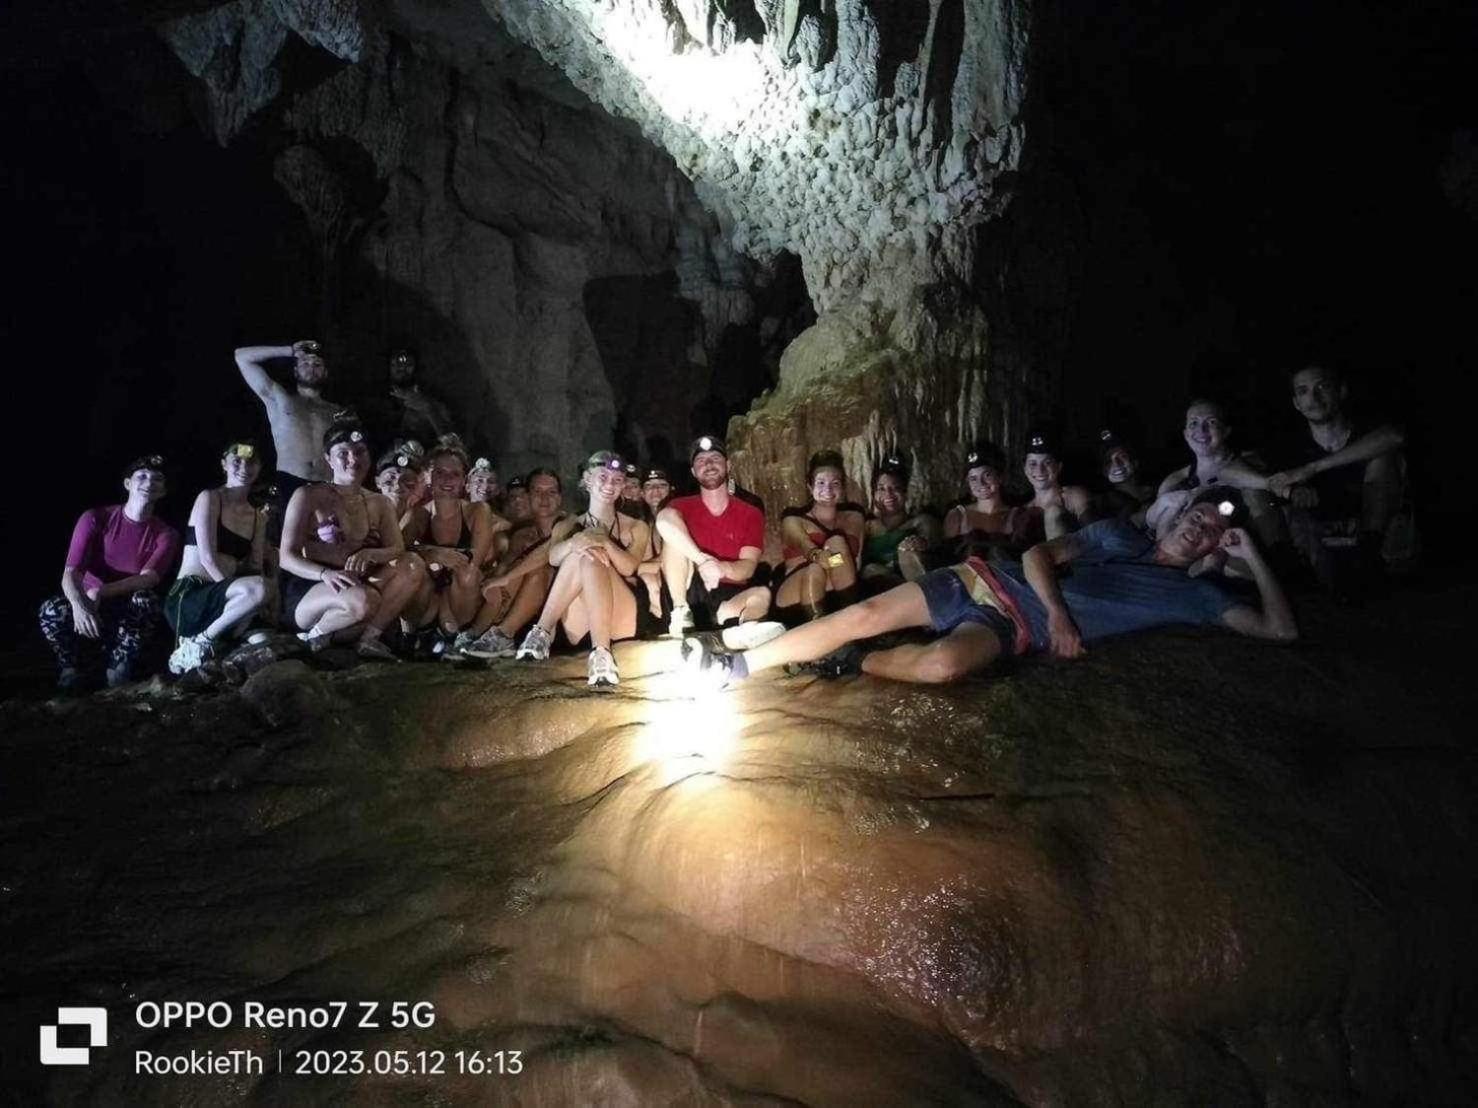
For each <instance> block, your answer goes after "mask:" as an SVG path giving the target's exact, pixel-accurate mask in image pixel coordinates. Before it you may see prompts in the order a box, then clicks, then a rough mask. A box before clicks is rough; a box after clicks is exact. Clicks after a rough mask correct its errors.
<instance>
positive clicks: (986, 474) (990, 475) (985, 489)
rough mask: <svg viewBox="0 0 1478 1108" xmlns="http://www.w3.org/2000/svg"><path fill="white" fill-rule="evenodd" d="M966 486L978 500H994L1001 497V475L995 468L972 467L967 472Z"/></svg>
mask: <svg viewBox="0 0 1478 1108" xmlns="http://www.w3.org/2000/svg"><path fill="white" fill-rule="evenodd" d="M965 485H966V487H968V488H969V490H970V495H971V496H973V497H974V498H975V499H976V500H994V499H996V498H997V497H998V496H1000V495H1001V473H1000V471H999V470H998V469H996V467H995V466H972V467H971V468H970V469H967V470H966V471H965Z"/></svg>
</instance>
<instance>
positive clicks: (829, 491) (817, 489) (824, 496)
mask: <svg viewBox="0 0 1478 1108" xmlns="http://www.w3.org/2000/svg"><path fill="white" fill-rule="evenodd" d="M846 487H847V477H846V475H845V474H844V473H842V471H841V470H839V469H837V468H836V467H835V466H822V467H821V468H819V469H818V470H816V472H815V473H813V474H811V499H812V500H813V501H815V502H816V503H817V504H835V503H837V501H839V500H841V498H842V493H843V492H844V491H845V490H846Z"/></svg>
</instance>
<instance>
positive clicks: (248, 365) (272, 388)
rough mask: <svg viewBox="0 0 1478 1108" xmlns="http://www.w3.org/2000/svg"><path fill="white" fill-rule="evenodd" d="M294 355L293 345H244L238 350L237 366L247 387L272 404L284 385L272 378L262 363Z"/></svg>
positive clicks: (266, 402) (265, 401)
mask: <svg viewBox="0 0 1478 1108" xmlns="http://www.w3.org/2000/svg"><path fill="white" fill-rule="evenodd" d="M292 356H293V348H292V347H291V346H242V347H238V348H237V350H236V368H237V369H239V370H240V371H241V377H242V379H243V380H244V381H245V382H246V385H247V388H249V389H251V391H252V392H254V393H256V394H257V395H258V396H259V397H261V399H262V402H263V403H264V404H270V403H272V402H273V401H274V400H275V398H276V396H277V394H279V393H281V392H282V386H281V385H279V384H278V383H277V382H276V381H274V380H272V375H271V374H270V373H268V372H267V367H266V366H265V365H263V364H262V363H263V362H265V361H267V359H269V358H291V357H292Z"/></svg>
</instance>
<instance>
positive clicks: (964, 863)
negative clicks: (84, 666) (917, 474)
mask: <svg viewBox="0 0 1478 1108" xmlns="http://www.w3.org/2000/svg"><path fill="white" fill-rule="evenodd" d="M1447 610H1449V611H1456V610H1457V608H1456V607H1453V608H1449V609H1447ZM1309 622H1310V624H1311V626H1310V635H1309V637H1308V639H1307V640H1306V641H1305V642H1304V643H1303V644H1301V645H1300V646H1299V647H1298V648H1296V649H1293V650H1281V649H1276V648H1267V647H1261V646H1258V645H1256V644H1252V643H1248V642H1243V641H1238V640H1235V639H1232V638H1230V637H1227V636H1221V635H1215V634H1208V635H1202V634H1192V633H1170V634H1164V635H1160V636H1153V637H1148V638H1141V639H1138V640H1133V641H1123V642H1118V643H1110V644H1103V645H1101V646H1100V647H1099V648H1098V649H1096V650H1094V652H1093V654H1092V656H1091V657H1090V658H1088V659H1087V660H1085V661H1083V662H1081V663H1078V664H1073V665H1066V664H1053V663H1049V662H1032V663H1026V664H1023V665H1021V666H1019V667H1018V668H1017V669H1016V670H1015V672H1013V673H1009V674H1005V675H999V676H996V677H994V678H991V679H989V680H982V681H976V682H970V683H966V684H962V685H960V686H957V687H952V688H946V689H915V688H906V687H902V686H898V685H892V684H887V683H883V682H875V681H872V680H871V679H860V680H854V681H849V682H841V683H825V682H820V681H817V680H814V679H807V678H786V679H775V680H764V681H755V682H752V683H751V684H750V685H749V686H748V687H746V688H745V689H743V690H741V691H739V692H737V693H733V694H712V695H708V696H701V697H699V698H697V699H696V700H695V699H690V698H689V697H688V696H687V695H686V694H687V693H689V692H690V691H691V690H690V689H689V688H687V687H686V686H685V685H684V684H683V682H682V681H680V680H679V679H677V678H675V677H673V676H672V675H670V674H668V673H666V672H665V667H666V666H667V664H668V663H669V662H670V661H671V660H672V656H673V653H674V652H675V649H676V648H675V647H674V646H673V645H671V644H666V643H655V644H647V645H629V646H626V647H624V648H622V649H620V650H619V651H618V657H619V659H620V662H621V664H622V669H623V673H624V674H625V677H626V683H625V684H623V685H622V686H621V688H620V689H619V690H618V691H614V692H611V693H606V694H597V693H591V692H588V691H587V690H586V689H585V686H584V681H583V675H584V667H583V664H582V661H581V660H580V659H577V658H568V659H564V660H556V661H555V662H552V663H549V664H547V665H545V666H542V667H540V666H532V665H516V664H514V663H499V664H497V665H495V666H494V667H492V668H490V669H487V670H462V669H458V668H455V667H451V666H432V665H423V666H399V667H389V668H360V669H357V670H354V671H351V672H346V673H326V672H320V673H315V672H312V671H310V670H308V669H307V668H306V667H305V666H304V665H303V664H302V663H300V662H284V663H280V664H278V665H276V666H273V667H271V668H269V669H267V670H264V671H262V672H261V673H259V674H258V675H257V676H255V677H254V678H253V679H252V680H251V681H250V682H249V683H248V684H247V686H245V687H244V688H243V689H242V690H241V691H240V692H239V693H237V692H232V693H223V694H218V695H212V696H207V697H201V698H197V699H193V700H192V699H186V698H184V697H177V696H170V695H167V694H162V693H160V694H155V695H152V696H151V695H143V694H137V693H136V694H134V695H132V696H112V697H94V698H92V699H90V700H87V701H83V702H78V703H74V704H68V705H58V704H49V705H44V704H36V703H33V704H24V703H18V702H16V703H12V704H10V705H8V706H6V707H5V708H4V709H3V724H4V731H5V733H6V736H7V738H6V741H5V744H4V746H3V748H0V751H3V754H0V756H3V765H0V772H3V778H0V780H3V789H4V797H3V799H4V818H5V827H6V834H5V838H4V847H3V852H0V864H3V876H0V926H3V930H4V933H5V934H6V935H7V936H8V937H9V939H8V941H7V943H6V944H5V945H6V947H7V948H8V949H7V953H6V954H4V955H0V961H3V964H4V971H3V974H0V979H3V982H4V985H3V992H4V996H5V1007H6V1009H7V1012H8V1013H10V1014H11V1017H12V1018H8V1020H7V1024H8V1029H7V1032H6V1036H7V1042H6V1047H5V1050H6V1054H7V1056H10V1057H14V1058H18V1059H20V1061H21V1063H23V1064H22V1065H21V1066H20V1067H18V1069H17V1068H12V1069H11V1073H12V1074H15V1073H16V1072H20V1074H21V1076H22V1082H21V1086H20V1087H21V1088H22V1089H24V1088H26V1087H27V1082H30V1083H31V1085H33V1086H34V1088H35V1091H36V1092H38V1093H41V1094H44V1095H45V1097H46V1098H47V1099H48V1100H50V1101H52V1102H77V1101H98V1102H112V1101H127V1102H136V1103H138V1102H141V1103H182V1102H189V1103H228V1102H235V1101H237V1100H239V1099H240V1098H242V1097H247V1098H250V1099H251V1100H252V1101H254V1102H258V1103H277V1102H282V1101H289V1102H320V1101H330V1100H333V1101H336V1102H338V1101H342V1102H346V1103H347V1102H350V1101H352V1102H354V1103H371V1104H376V1103H402V1102H406V1103H449V1102H454V1103H472V1102H486V1101H494V1102H507V1103H524V1104H589V1103H629V1104H636V1103H642V1104H650V1103H678V1102H681V1103H690V1102H708V1103H731V1102H732V1103H744V1102H751V1101H756V1102H757V1101H766V1102H769V1101H773V1100H785V1101H791V1102H804V1103H815V1104H827V1103H839V1102H851V1103H890V1104H901V1103H921V1102H927V1103H980V1102H995V1101H1011V1100H1021V1101H1025V1102H1030V1103H1084V1102H1094V1103H1100V1102H1102V1103H1125V1102H1127V1103H1146V1102H1151V1101H1159V1102H1171V1103H1197V1104H1204V1103H1253V1102H1266V1101H1277V1102H1282V1103H1289V1102H1305V1101H1307V1100H1311V1099H1313V1100H1321V1101H1323V1102H1341V1101H1346V1100H1355V1099H1361V1098H1370V1099H1374V1100H1383V1101H1384V1100H1390V1099H1414V1100H1424V1101H1433V1100H1439V1101H1447V1102H1452V1101H1456V1100H1460V1099H1464V1098H1463V1096H1462V1092H1461V1091H1462V1089H1463V1088H1464V1086H1465V1084H1466V1083H1467V1082H1469V1081H1470V1080H1471V1078H1472V1073H1473V1071H1472V1066H1473V1054H1474V1037H1473V1023H1472V1011H1471V1003H1472V996H1473V992H1472V984H1473V981H1474V973H1473V955H1472V952H1471V949H1470V945H1469V943H1468V935H1469V933H1470V931H1471V915H1470V910H1469V907H1468V906H1469V903H1470V902H1471V900H1472V893H1473V873H1474V865H1473V862H1474V848H1473V842H1472V826H1471V811H1472V800H1473V796H1474V791H1475V790H1474V782H1473V774H1472V759H1471V752H1470V749H1469V747H1468V746H1467V745H1465V743H1466V740H1465V739H1463V738H1461V737H1460V736H1461V735H1462V732H1460V731H1459V729H1458V727H1457V726H1456V723H1455V720H1457V719H1459V718H1461V717H1462V715H1464V714H1468V715H1470V714H1471V707H1472V703H1473V695H1472V692H1471V690H1470V689H1469V688H1465V687H1463V685H1462V683H1461V678H1460V675H1459V674H1458V673H1457V671H1456V669H1455V668H1444V666H1443V664H1442V663H1440V662H1434V661H1433V659H1431V658H1428V657H1423V656H1421V655H1420V654H1419V653H1418V652H1417V651H1415V650H1412V649H1410V648H1409V647H1410V646H1411V645H1412V644H1416V643H1420V642H1433V641H1441V640H1442V639H1443V638H1444V637H1445V636H1447V635H1449V633H1451V632H1453V631H1454V630H1455V628H1456V626H1457V617H1456V616H1436V617H1433V616H1427V617H1425V618H1424V620H1423V621H1421V622H1419V621H1418V620H1417V618H1416V617H1415V616H1412V615H1410V614H1409V611H1404V610H1401V609H1398V608H1397V607H1396V606H1395V605H1392V606H1390V607H1389V608H1385V609H1381V610H1380V611H1379V612H1377V613H1376V615H1375V616H1374V617H1372V618H1371V620H1367V621H1361V622H1357V621H1356V619H1355V618H1354V617H1353V616H1350V615H1347V614H1340V613H1324V614H1323V615H1320V614H1318V613H1315V615H1314V617H1313V618H1312V619H1311V620H1310V621H1309ZM1449 624H1451V626H1448V625H1449ZM1372 626H1374V628H1375V630H1374V631H1372V630H1371V627H1372ZM1357 631H1358V632H1359V633H1357ZM151 999H152V1000H165V999H182V1000H183V999H200V1000H214V999H223V1000H227V1001H229V1002H231V1003H232V1004H233V1005H234V1006H235V1008H236V1010H237V1012H238V1015H239V1012H240V1008H241V1005H242V1003H243V1002H244V1001H245V1000H248V999H259V1000H264V1001H268V1002H271V1003H277V1004H307V1003H312V1002H321V1001H327V1000H333V999H345V1000H356V999H374V1000H381V1001H386V1002H389V1001H393V1000H406V1001H431V1002H432V1003H434V1005H435V1012H436V1020H435V1024H434V1026H432V1027H430V1028H429V1029H425V1030H415V1029H411V1030H405V1031H393V1030H389V1029H382V1030H380V1031H378V1032H374V1031H368V1030H358V1029H350V1028H347V1027H346V1028H341V1029H339V1030H337V1031H333V1030H329V1031H319V1032H313V1031H276V1032H272V1031H261V1030H247V1029H243V1028H241V1027H240V1026H239V1018H238V1020H237V1024H238V1026H234V1027H232V1028H230V1029H226V1030H220V1031H213V1030H210V1029H208V1028H205V1029H195V1030H194V1031H191V1032H184V1031H175V1032H169V1033H165V1032H160V1031H152V1032H145V1031H140V1030H139V1029H138V1028H137V1027H135V1026H133V1020H132V1009H133V1006H134V1005H135V1004H136V1003H137V1002H138V1001H140V1000H151ZM59 1003H65V1004H87V1003H101V1004H105V1005H107V1006H108V1007H109V1008H110V1011H111V1012H112V1016H113V1032H112V1039H111V1041H110V1046H109V1048H108V1049H107V1050H106V1051H103V1052H101V1054H100V1055H98V1057H97V1061H96V1062H95V1063H94V1064H93V1065H92V1066H90V1067H87V1068H86V1069H82V1070H52V1071H45V1072H43V1071H40V1070H39V1069H38V1068H37V1067H35V1066H34V1064H33V1063H34V1053H33V1052H34V1049H35V1041H34V1034H35V1032H34V1031H33V1030H32V1028H34V1026H35V1025H36V1023H37V1022H40V1021H41V1018H42V1017H43V1016H49V1015H50V1014H51V1010H52V1009H54V1008H55V1006H56V1005H57V1004H59ZM11 1037H15V1040H16V1041H15V1042H14V1043H13V1044H12V1043H11V1042H10V1039H11ZM231 1047H237V1048H246V1049H251V1050H255V1051H258V1052H264V1053H265V1055H266V1056H267V1057H268V1059H269V1064H268V1067H267V1068H268V1072H267V1074H266V1075H265V1076H263V1077H260V1078H254V1077H232V1078H219V1077H212V1078H202V1077H181V1078H171V1079H163V1078H157V1077H148V1078H144V1077H139V1076H136V1075H135V1074H134V1073H133V1072H132V1070H133V1051H134V1050H137V1049H148V1050H153V1051H164V1052H178V1051H183V1050H187V1049H190V1048H194V1049H196V1050H207V1049H213V1050H224V1049H228V1048H231ZM278 1049H282V1050H285V1051H286V1052H287V1055H286V1057H287V1059H288V1061H289V1064H291V1062H292V1059H293V1058H294V1054H293V1052H294V1051H296V1050H298V1049H323V1050H336V1049H342V1050H346V1051H356V1050H358V1051H363V1052H365V1055H364V1056H363V1058H364V1059H365V1060H366V1064H372V1060H373V1058H374V1052H375V1051H381V1050H383V1051H393V1050H406V1051H411V1052H415V1051H431V1052H435V1051H441V1052H444V1056H445V1059H446V1061H445V1063H444V1068H445V1071H446V1072H444V1073H442V1074H440V1075H421V1076H416V1075H407V1076H401V1077H394V1076H375V1075H373V1074H363V1075H359V1076H352V1075H341V1076H324V1077H310V1076H299V1075H290V1074H289V1075H278V1074H276V1073H274V1072H272V1071H273V1065H272V1062H271V1059H272V1058H273V1057H274V1056H275V1052H276V1051H277V1050H278ZM499 1049H503V1050H520V1051H522V1059H521V1060H522V1062H523V1072H522V1073H521V1074H519V1075H517V1076H516V1077H515V1076H511V1075H505V1076H502V1077H496V1076H492V1077H490V1076H473V1075H470V1074H465V1073H459V1072H457V1071H458V1069H459V1068H462V1066H461V1065H460V1064H459V1062H458V1059H457V1052H458V1051H469V1050H481V1051H494V1050H499ZM464 1057H465V1055H464ZM351 1064H352V1063H351Z"/></svg>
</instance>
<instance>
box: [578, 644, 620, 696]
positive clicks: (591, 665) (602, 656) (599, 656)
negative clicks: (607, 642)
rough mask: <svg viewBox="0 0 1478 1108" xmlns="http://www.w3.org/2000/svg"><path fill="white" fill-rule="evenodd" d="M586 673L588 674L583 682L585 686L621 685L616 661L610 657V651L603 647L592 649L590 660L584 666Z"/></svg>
mask: <svg viewBox="0 0 1478 1108" xmlns="http://www.w3.org/2000/svg"><path fill="white" fill-rule="evenodd" d="M586 673H587V674H588V677H587V678H586V682H585V683H586V684H587V685H594V686H597V687H601V686H612V685H619V684H620V683H621V674H620V672H619V671H618V670H617V669H616V659H615V658H613V657H612V656H611V652H610V650H609V649H608V648H606V647H604V646H597V647H594V648H593V649H592V650H591V651H590V660H589V662H588V663H587V664H586Z"/></svg>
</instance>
